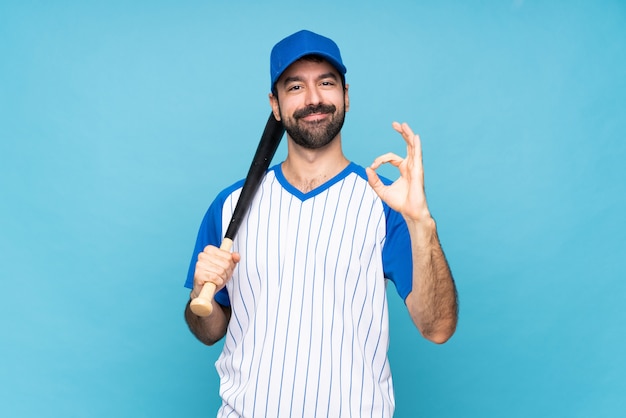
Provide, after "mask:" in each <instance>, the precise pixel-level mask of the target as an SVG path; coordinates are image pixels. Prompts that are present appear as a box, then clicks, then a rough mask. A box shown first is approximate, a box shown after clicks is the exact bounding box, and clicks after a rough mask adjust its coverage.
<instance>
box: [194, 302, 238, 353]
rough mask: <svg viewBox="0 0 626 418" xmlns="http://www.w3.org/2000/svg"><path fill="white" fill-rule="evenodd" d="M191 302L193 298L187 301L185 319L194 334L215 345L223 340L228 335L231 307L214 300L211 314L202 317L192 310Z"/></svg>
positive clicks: (201, 339) (208, 343) (204, 341)
mask: <svg viewBox="0 0 626 418" xmlns="http://www.w3.org/2000/svg"><path fill="white" fill-rule="evenodd" d="M190 302H191V300H190V301H189V302H187V306H186V307H185V321H186V322H187V325H188V326H189V330H190V331H191V332H192V334H193V335H195V336H196V338H197V339H198V340H200V341H201V342H203V343H204V344H206V345H213V344H215V343H216V342H218V341H219V340H221V339H222V337H224V335H226V329H227V327H228V321H229V320H230V309H229V308H227V307H223V306H221V305H220V304H219V303H217V302H215V301H214V302H213V312H212V313H211V315H209V316H207V317H200V316H198V315H196V314H194V313H193V312H192V311H191V308H190V307H189V303H190Z"/></svg>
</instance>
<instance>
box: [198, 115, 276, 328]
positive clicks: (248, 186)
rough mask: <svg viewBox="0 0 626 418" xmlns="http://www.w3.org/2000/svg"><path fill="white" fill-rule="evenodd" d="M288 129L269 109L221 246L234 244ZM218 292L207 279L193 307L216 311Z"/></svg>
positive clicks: (208, 312)
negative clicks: (214, 305) (242, 222)
mask: <svg viewBox="0 0 626 418" xmlns="http://www.w3.org/2000/svg"><path fill="white" fill-rule="evenodd" d="M284 133H285V128H284V127H283V124H282V122H280V121H278V120H276V118H274V114H273V113H270V117H269V118H268V119H267V123H266V124H265V129H264V130H263V135H262V136H261V140H260V141H259V146H258V147H257V149H256V153H255V154H254V158H253V159H252V164H251V165H250V169H249V170H248V175H247V176H246V180H245V181H244V184H243V189H241V194H240V195H239V200H237V205H236V206H235V211H234V212H233V216H232V217H231V219H230V224H229V225H228V228H227V230H226V234H225V235H224V240H223V241H222V245H220V249H222V250H226V251H230V249H231V248H232V245H233V239H234V238H235V235H237V231H238V230H239V226H240V225H241V221H242V220H243V217H244V215H246V213H247V212H248V208H249V207H250V203H251V202H252V199H253V198H254V195H255V194H256V191H257V189H258V188H259V185H260V184H261V180H262V179H263V177H264V176H265V172H266V171H267V168H268V167H269V165H270V163H271V162H272V158H273V157H274V154H275V153H276V150H277V149H278V144H280V140H281V138H282V137H283V134H284ZM214 293H215V284H213V283H205V285H204V286H203V287H202V290H201V291H200V294H199V295H198V297H197V298H195V299H193V300H192V301H191V303H190V308H191V311H192V312H193V313H194V314H196V315H198V316H209V315H211V312H213V296H214Z"/></svg>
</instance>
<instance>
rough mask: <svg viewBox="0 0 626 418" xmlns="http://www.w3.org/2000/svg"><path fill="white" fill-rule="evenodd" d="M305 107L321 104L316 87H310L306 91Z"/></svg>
mask: <svg viewBox="0 0 626 418" xmlns="http://www.w3.org/2000/svg"><path fill="white" fill-rule="evenodd" d="M306 93H307V94H306V97H305V100H306V103H305V104H306V105H307V106H315V105H318V104H320V103H321V102H322V99H321V95H320V92H319V91H318V89H317V85H311V86H309V87H308V88H307V89H306Z"/></svg>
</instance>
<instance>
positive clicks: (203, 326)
mask: <svg viewBox="0 0 626 418" xmlns="http://www.w3.org/2000/svg"><path fill="white" fill-rule="evenodd" d="M240 259H241V256H240V255H239V254H238V253H231V252H229V251H225V250H222V249H220V248H217V247H215V246H213V245H207V246H206V247H205V248H204V250H203V251H202V252H201V253H200V254H198V261H197V262H196V269H195V272H194V276H193V289H192V291H191V294H190V299H189V302H187V305H186V307H185V321H186V322H187V325H188V326H189V330H190V331H191V332H192V334H193V335H195V336H196V338H197V339H198V340H200V341H201V342H202V343H204V344H206V345H213V344H215V343H216V342H218V341H219V340H221V339H222V338H223V337H224V335H226V329H227V328H228V322H229V321H230V314H231V310H230V308H229V307H226V306H222V305H220V304H219V303H217V302H215V301H213V312H212V313H211V315H209V316H207V317H200V316H197V315H196V314H194V313H193V312H192V311H191V308H190V307H189V303H190V302H191V300H192V299H194V298H196V297H197V296H198V295H199V294H200V291H201V290H202V287H203V286H204V284H205V283H207V282H212V283H215V286H216V289H217V291H219V290H220V289H222V288H223V287H224V286H225V285H226V283H227V282H228V281H229V280H230V279H231V277H232V275H233V271H234V269H235V266H236V265H237V263H238V262H239V260H240Z"/></svg>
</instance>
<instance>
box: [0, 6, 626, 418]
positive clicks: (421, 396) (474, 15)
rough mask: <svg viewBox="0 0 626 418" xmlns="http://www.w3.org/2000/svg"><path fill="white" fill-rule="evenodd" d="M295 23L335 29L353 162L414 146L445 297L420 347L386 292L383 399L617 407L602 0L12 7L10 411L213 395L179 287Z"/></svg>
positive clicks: (519, 413)
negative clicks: (406, 130)
mask: <svg viewBox="0 0 626 418" xmlns="http://www.w3.org/2000/svg"><path fill="white" fill-rule="evenodd" d="M302 28H308V29H311V30H314V31H317V32H320V33H322V34H325V35H327V36H330V37H331V38H333V39H335V40H336V41H337V43H338V44H339V45H340V47H341V49H342V53H343V56H344V61H345V63H346V65H347V67H348V74H347V79H348V82H349V84H350V86H351V88H350V94H351V105H352V107H351V110H350V112H349V114H348V116H347V121H346V127H345V129H344V143H345V148H346V153H347V155H348V156H349V157H350V158H351V159H352V160H354V161H356V162H358V163H360V164H363V165H367V164H369V163H370V162H371V161H372V160H373V159H374V157H376V156H377V155H379V154H383V153H385V152H387V151H393V152H396V153H399V154H403V153H404V149H403V143H402V140H401V138H400V137H399V136H398V135H397V134H396V133H395V132H393V130H392V129H391V122H392V121H393V120H399V121H406V122H409V123H410V125H411V126H412V127H413V128H414V129H415V130H416V131H417V132H419V133H420V134H421V137H422V141H423V148H424V160H425V161H424V164H425V170H426V186H427V195H428V198H429V203H430V206H431V211H432V213H433V214H434V216H435V218H436V220H437V221H438V225H439V234H440V238H441V241H442V243H443V246H444V249H445V251H446V253H447V256H448V259H449V262H450V264H451V267H452V269H453V273H454V275H455V279H456V281H457V285H458V290H459V294H460V300H461V316H460V323H459V327H458V331H457V333H456V334H455V336H454V337H453V338H452V340H450V341H449V342H448V343H447V344H445V345H443V346H436V345H433V344H431V343H428V342H427V341H425V340H423V339H422V338H421V337H420V336H419V335H418V332H417V331H416V330H415V329H414V328H413V327H412V325H411V323H410V321H409V318H408V314H407V313H406V310H405V308H404V306H403V304H402V301H401V300H399V298H398V296H397V295H396V294H395V293H392V296H391V297H390V304H391V321H392V325H391V333H392V341H391V348H390V359H391V362H392V368H393V370H394V373H395V374H394V376H395V387H396V394H397V416H398V417H413V416H423V417H504V416H506V417H530V416H537V417H591V416H595V417H618V416H624V414H625V413H626V396H625V394H626V360H625V358H626V356H625V354H624V353H626V336H625V329H626V310H625V309H624V302H625V300H626V285H625V284H624V283H625V281H624V278H625V276H626V266H625V262H624V258H625V257H624V255H625V253H626V251H625V247H626V245H625V244H626V239H625V237H626V223H625V222H624V219H623V214H624V206H625V203H626V202H625V200H626V199H625V187H624V183H625V180H626V169H625V164H624V159H625V157H626V145H625V142H624V132H626V3H625V2H623V1H617V0H615V1H610V0H606V1H547V2H543V1H538V0H534V1H531V0H502V1H496V0H490V1H470V2H461V1H458V2H453V1H439V2H421V1H420V2H408V1H384V2H382V1H381V2H376V1H359V2H346V1H324V0H322V1H318V2H293V1H292V2H287V1H263V2H254V1H231V2H225V1H223V2H217V1H213V2H211V1H179V2H175V1H134V2H129V1H121V0H119V1H115V0H114V1H108V2H82V1H75V2H72V1H54V2H53V1H43V0H39V1H37V0H23V1H10V0H5V1H3V2H2V3H1V4H0V138H1V140H0V193H1V194H0V199H1V200H0V254H1V255H0V257H1V260H0V277H1V281H0V283H1V284H0V286H1V288H0V309H1V315H0V330H1V332H2V348H1V356H0V415H2V416H6V417H41V416H46V417H112V416H114V417H174V416H187V417H200V416H213V415H214V413H215V410H216V409H217V405H218V403H219V400H218V379H217V374H216V372H215V370H214V367H213V363H214V361H215V360H216V358H217V356H218V354H219V351H220V347H219V346H216V347H212V348H207V347H204V346H202V345H201V344H200V343H199V342H197V341H196V340H195V339H194V338H193V337H192V336H191V334H190V333H189V332H188V330H187V329H186V325H185V323H184V321H183V315H182V313H183V307H184V305H185V302H186V300H187V297H188V291H187V290H185V289H184V288H183V281H184V277H185V274H186V270H187V266H188V263H189V260H190V255H191V251H192V247H193V244H194V240H195V235H196V231H197V227H198V225H199V222H200V219H201V217H202V215H203V214H204V211H205V209H206V208H207V206H208V205H209V203H210V201H211V200H212V198H213V196H214V195H215V194H216V193H217V192H218V191H219V190H220V189H221V188H223V187H225V186H227V185H229V184H231V183H232V182H234V181H235V180H237V179H239V178H241V177H242V176H243V175H245V172H246V171H247V168H248V166H249V163H250V159H251V157H252V155H253V153H254V149H255V147H256V143H257V141H258V139H259V137H260V133H261V130H262V127H263V125H264V123H265V120H266V118H267V116H268V114H269V106H268V102H267V93H268V90H269V70H268V67H269V63H268V60H269V59H268V57H269V52H270V49H271V47H272V45H273V44H274V43H275V42H276V41H278V40H280V39H281V38H283V37H284V36H286V35H288V34H290V33H292V32H295V31H296V30H299V29H302ZM284 153H285V148H284V146H283V145H281V148H280V150H279V154H278V155H277V157H276V159H275V162H276V161H279V159H280V158H283V157H284ZM383 174H385V175H388V176H390V177H395V176H396V175H395V173H394V172H393V171H385V170H383Z"/></svg>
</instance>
